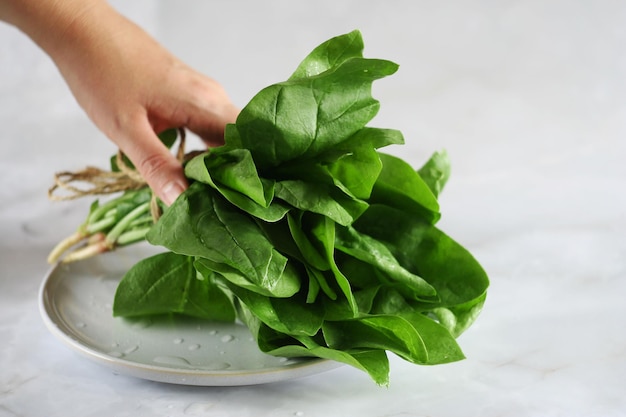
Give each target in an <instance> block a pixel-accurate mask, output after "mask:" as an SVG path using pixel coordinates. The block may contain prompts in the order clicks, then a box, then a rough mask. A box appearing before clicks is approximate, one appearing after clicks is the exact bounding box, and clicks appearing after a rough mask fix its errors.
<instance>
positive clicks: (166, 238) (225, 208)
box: [146, 183, 300, 297]
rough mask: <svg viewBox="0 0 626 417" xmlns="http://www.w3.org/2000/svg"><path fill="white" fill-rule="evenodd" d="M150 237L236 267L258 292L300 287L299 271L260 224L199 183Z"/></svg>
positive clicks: (290, 292) (283, 292)
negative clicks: (289, 266)
mask: <svg viewBox="0 0 626 417" xmlns="http://www.w3.org/2000/svg"><path fill="white" fill-rule="evenodd" d="M146 238H147V240H148V241H149V242H150V243H152V244H154V245H161V246H165V247H166V248H168V249H169V250H171V251H173V252H176V253H180V254H184V255H187V256H195V257H199V258H206V259H207V261H209V262H210V263H212V264H213V266H214V267H215V265H223V266H224V268H225V269H227V270H231V269H232V270H233V271H236V272H237V273H239V274H240V276H241V277H243V278H244V279H246V280H247V281H248V283H249V284H250V286H249V288H250V289H254V290H255V291H257V292H259V293H260V294H265V295H273V296H276V297H289V296H291V295H293V294H295V293H296V292H297V291H298V289H299V288H300V279H299V277H298V275H297V273H296V272H295V271H294V270H293V269H292V268H288V267H287V261H288V260H287V258H286V257H285V256H283V255H282V254H281V253H280V252H278V251H277V250H276V249H275V248H274V246H273V245H272V243H271V242H270V241H269V240H268V239H267V238H266V237H265V235H264V234H263V232H262V231H261V229H260V228H259V227H258V225H257V224H256V223H255V222H254V221H253V220H252V219H250V217H249V216H248V215H246V213H243V212H240V211H239V210H233V208H232V206H230V205H228V203H227V202H225V201H224V200H222V199H221V198H220V197H219V196H218V195H216V192H215V191H214V190H213V189H212V188H209V187H206V186H204V185H202V184H200V183H194V184H192V185H191V186H190V187H189V188H188V189H187V190H186V191H185V192H184V193H183V194H182V195H181V196H180V197H179V198H178V199H176V201H175V202H174V203H173V204H172V205H171V206H170V207H169V209H168V210H167V211H165V213H163V216H162V217H161V218H160V220H159V221H158V222H157V223H156V224H155V226H154V227H153V228H152V229H151V230H150V231H149V232H148V235H147V236H146ZM220 272H222V273H224V271H223V270H222V271H220Z"/></svg>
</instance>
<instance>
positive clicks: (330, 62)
mask: <svg viewBox="0 0 626 417" xmlns="http://www.w3.org/2000/svg"><path fill="white" fill-rule="evenodd" d="M362 52H363V38H362V37H361V33H360V32H359V31H358V30H354V31H352V32H350V33H347V34H345V35H340V36H336V37H334V38H331V39H329V40H327V41H326V42H324V43H322V44H321V45H319V46H318V47H317V48H315V49H313V51H312V52H311V53H310V54H309V55H307V57H306V58H304V60H303V61H302V62H301V63H300V65H299V66H298V68H297V69H296V71H295V72H294V73H293V75H292V76H291V77H290V78H289V79H290V80H297V79H300V78H309V77H312V76H315V75H319V74H321V73H323V72H325V71H328V70H329V69H331V68H334V67H336V66H337V65H340V64H341V63H342V62H344V61H346V60H348V59H350V58H359V57H362V56H363V55H362Z"/></svg>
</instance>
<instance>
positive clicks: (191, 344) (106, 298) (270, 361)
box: [39, 245, 339, 386]
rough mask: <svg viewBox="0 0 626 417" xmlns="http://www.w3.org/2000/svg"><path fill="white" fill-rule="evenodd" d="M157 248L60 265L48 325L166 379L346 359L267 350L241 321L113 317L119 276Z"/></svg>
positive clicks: (45, 292) (145, 374)
mask: <svg viewBox="0 0 626 417" xmlns="http://www.w3.org/2000/svg"><path fill="white" fill-rule="evenodd" d="M153 253H155V252H154V248H152V247H147V246H144V245H135V246H134V247H130V248H126V249H124V250H118V251H115V252H112V253H109V254H104V255H99V256H97V257H95V258H92V259H88V260H84V261H80V262H76V263H72V264H69V265H57V266H55V267H53V268H52V269H51V270H50V272H49V273H48V274H47V275H46V277H45V279H44V281H43V283H42V285H41V289H40V294H39V306H40V311H41V315H42V317H43V320H44V322H45V324H46V326H47V327H48V329H49V330H50V331H51V332H52V334H54V335H55V336H56V337H57V338H59V339H60V340H61V341H63V342H64V343H65V344H67V345H68V346H69V347H70V348H72V349H73V350H75V351H77V352H78V353H80V354H82V355H84V356H86V357H87V358H89V359H91V360H93V361H95V362H98V363H100V364H102V365H105V366H107V367H109V368H111V369H112V370H113V371H114V372H118V373H123V374H127V375H131V376H135V377H139V378H144V379H149V380H153V381H159V382H168V383H175V384H185V385H203V386H232V385H252V384H263V383H269V382H276V381H282V380H287V379H292V378H299V377H304V376H308V375H312V374H316V373H320V372H324V371H327V370H330V369H333V368H336V367H337V366H339V364H338V363H336V362H333V361H327V360H322V359H311V358H302V359H293V358H290V359H287V358H280V357H275V356H271V355H267V354H264V353H262V352H261V351H260V350H259V348H258V347H257V345H256V343H255V342H254V340H253V339H252V337H251V334H250V332H249V331H248V329H247V328H246V327H245V326H244V325H242V324H240V323H217V322H208V321H203V320H195V319H190V318H182V317H175V318H171V317H169V318H143V319H135V320H129V319H123V318H114V317H113V316H112V302H113V297H114V295H115V290H116V288H117V284H118V282H119V280H120V279H121V278H122V276H123V275H124V273H125V271H127V270H128V269H129V268H130V267H131V266H132V265H134V264H135V263H136V262H137V261H138V260H140V259H142V258H144V257H146V256H148V255H151V254H153Z"/></svg>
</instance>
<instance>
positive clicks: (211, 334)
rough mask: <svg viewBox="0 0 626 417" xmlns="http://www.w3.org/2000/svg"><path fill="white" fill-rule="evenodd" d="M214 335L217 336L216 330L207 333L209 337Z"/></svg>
mask: <svg viewBox="0 0 626 417" xmlns="http://www.w3.org/2000/svg"><path fill="white" fill-rule="evenodd" d="M216 334H217V330H211V331H210V332H209V335H210V336H215V335H216Z"/></svg>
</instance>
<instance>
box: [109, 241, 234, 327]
mask: <svg viewBox="0 0 626 417" xmlns="http://www.w3.org/2000/svg"><path fill="white" fill-rule="evenodd" d="M114 300H115V302H114V304H113V315H114V316H124V317H133V316H144V315H156V314H168V313H180V314H185V315H189V316H195V317H200V318H206V319H211V320H221V321H233V320H234V319H235V310H234V308H233V305H232V302H231V300H230V298H229V296H228V295H227V294H225V293H224V292H223V291H222V290H221V289H220V288H219V287H218V286H217V285H215V283H214V282H213V280H212V279H211V277H203V276H201V275H200V274H198V273H197V271H196V269H195V268H194V266H193V258H191V257H189V256H185V255H178V254H175V253H172V252H165V253H161V254H158V255H154V256H151V257H149V258H146V259H143V260H141V261H140V262H139V263H137V264H135V265H134V266H133V267H132V268H131V269H130V270H129V271H128V272H127V273H126V275H125V276H124V279H123V280H122V281H121V282H120V283H119V285H118V287H117V290H116V294H115V299H114Z"/></svg>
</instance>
